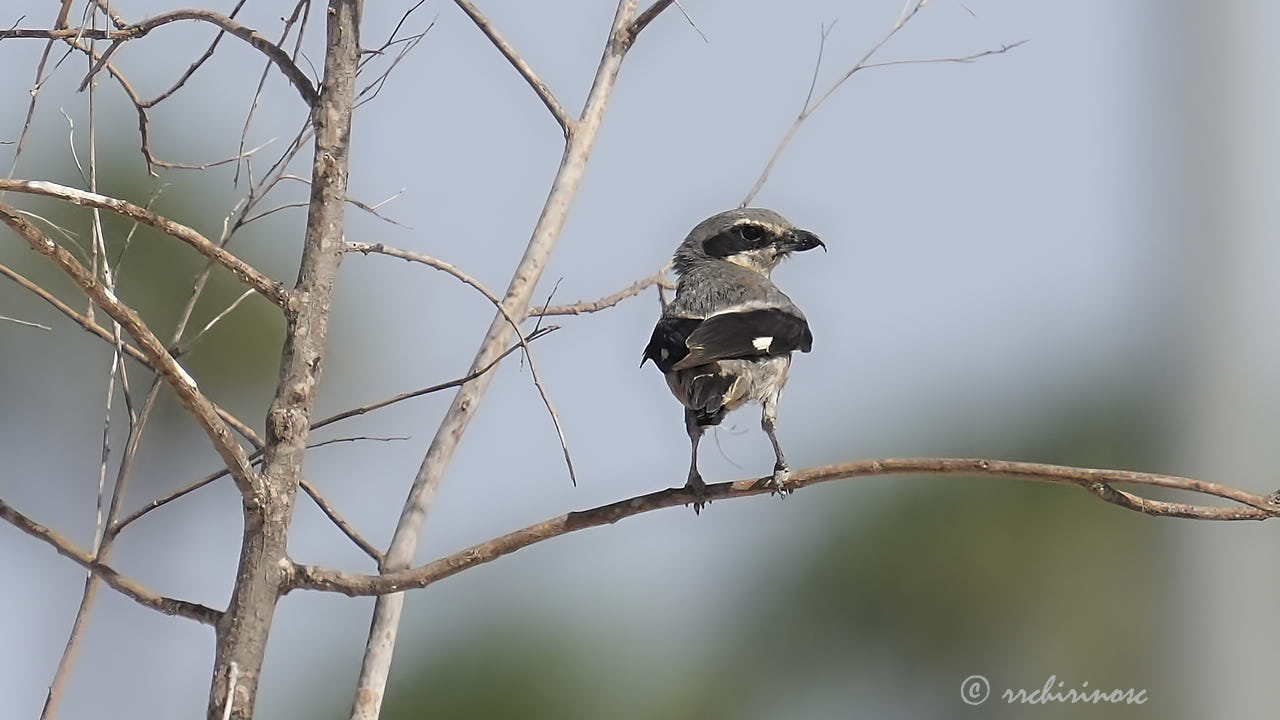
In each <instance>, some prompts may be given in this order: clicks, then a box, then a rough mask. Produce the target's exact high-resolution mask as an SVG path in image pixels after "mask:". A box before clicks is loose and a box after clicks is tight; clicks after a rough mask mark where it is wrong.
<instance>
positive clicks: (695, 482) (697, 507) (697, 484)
mask: <svg viewBox="0 0 1280 720" xmlns="http://www.w3.org/2000/svg"><path fill="white" fill-rule="evenodd" d="M684 489H685V490H688V491H689V492H690V493H691V494H692V495H693V514H694V515H701V514H702V508H704V507H706V506H707V503H709V502H711V501H710V500H708V499H707V484H706V483H704V482H702V476H700V475H690V476H689V481H688V482H686V483H685V484H684Z"/></svg>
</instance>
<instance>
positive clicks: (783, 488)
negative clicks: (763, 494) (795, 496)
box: [769, 464, 795, 498]
mask: <svg viewBox="0 0 1280 720" xmlns="http://www.w3.org/2000/svg"><path fill="white" fill-rule="evenodd" d="M790 479H791V468H789V467H787V466H786V465H781V464H779V465H774V466H773V477H771V478H769V494H770V495H777V496H779V497H783V498H785V497H786V496H788V495H790V494H791V493H793V492H795V488H790V487H787V481H788V480H790Z"/></svg>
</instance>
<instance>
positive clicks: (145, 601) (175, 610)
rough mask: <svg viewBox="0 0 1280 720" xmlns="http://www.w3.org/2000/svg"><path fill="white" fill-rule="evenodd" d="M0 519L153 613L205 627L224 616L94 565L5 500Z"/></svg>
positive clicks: (0, 505)
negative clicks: (188, 620) (171, 616)
mask: <svg viewBox="0 0 1280 720" xmlns="http://www.w3.org/2000/svg"><path fill="white" fill-rule="evenodd" d="M0 520H4V521H6V522H8V523H10V524H11V525H13V526H14V527H16V528H18V529H19V530H21V531H22V532H24V533H26V534H28V535H30V536H31V537H34V538H36V539H37V540H40V541H42V542H44V543H46V544H48V545H49V546H50V547H52V548H53V549H54V550H56V551H57V552H58V554H59V555H62V556H63V557H66V558H69V559H70V560H71V561H72V562H74V563H76V564H77V565H79V566H80V567H83V568H85V569H86V570H89V571H90V572H92V573H93V574H94V575H96V576H97V577H99V578H102V581H103V582H105V583H106V584H108V585H110V586H111V587H112V588H113V589H115V590H118V591H120V592H121V593H122V594H124V595H125V596H127V597H129V598H132V599H133V600H135V601H136V602H138V603H140V604H142V605H145V606H146V607H149V608H151V609H152V610H158V611H160V612H162V613H164V614H165V615H174V616H177V617H185V618H189V619H191V620H195V621H196V622H200V623H204V624H205V625H214V624H216V623H217V622H218V618H219V617H221V615H222V613H220V612H218V611H217V610H214V609H213V608H210V607H205V606H204V605H201V604H199V603H193V602H187V601H186V600H175V599H173V598H168V597H164V596H161V595H157V594H155V593H153V592H151V591H150V590H148V589H146V588H145V587H143V586H142V585H140V584H139V583H138V582H136V581H134V580H131V579H129V578H127V577H125V576H124V575H121V574H120V573H119V572H117V571H116V570H115V569H114V568H112V567H111V566H109V565H105V564H103V563H99V562H95V561H94V559H93V556H92V555H90V554H89V553H88V552H85V551H84V550H83V549H81V548H80V547H78V546H77V545H76V544H75V543H73V542H71V541H70V540H68V539H67V538H65V537H63V536H62V535H61V534H59V533H58V532H57V531H55V530H51V529H49V528H47V527H45V526H44V525H41V524H40V523H38V522H36V521H35V520H32V519H31V518H29V517H27V516H26V515H24V514H22V513H21V512H19V511H18V510H17V509H16V508H14V507H13V506H12V505H9V504H8V503H6V502H5V501H4V500H0Z"/></svg>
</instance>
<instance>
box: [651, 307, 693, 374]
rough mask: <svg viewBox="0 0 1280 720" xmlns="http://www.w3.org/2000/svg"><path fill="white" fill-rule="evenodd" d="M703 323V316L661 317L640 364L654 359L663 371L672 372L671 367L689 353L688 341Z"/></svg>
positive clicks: (655, 363)
mask: <svg viewBox="0 0 1280 720" xmlns="http://www.w3.org/2000/svg"><path fill="white" fill-rule="evenodd" d="M701 324H702V319H701V318H687V317H665V316H664V317H662V318H660V319H659V320H658V324H657V326H655V327H654V328H653V336H652V337H650V338H649V344H648V345H647V346H646V347H645V349H644V356H643V357H642V358H641V359H640V364H641V365H644V362H645V360H652V361H653V364H654V365H657V366H658V369H659V370H661V371H662V372H664V373H666V372H671V368H672V367H673V366H674V365H675V364H676V363H678V362H680V361H681V360H683V359H684V357H685V356H686V355H688V354H689V346H688V345H687V344H686V342H687V340H688V338H689V336H690V335H692V334H693V332H694V330H695V329H696V328H697V327H698V326H699V325H701Z"/></svg>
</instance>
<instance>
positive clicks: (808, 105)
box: [740, 0, 1026, 207]
mask: <svg viewBox="0 0 1280 720" xmlns="http://www.w3.org/2000/svg"><path fill="white" fill-rule="evenodd" d="M927 2H928V0H908V3H907V5H906V6H905V7H904V8H903V11H902V15H901V16H899V17H898V21H897V22H895V23H894V24H893V27H891V28H890V29H889V32H888V33H886V34H885V36H884V37H882V38H880V41H879V42H877V43H876V44H875V45H873V46H872V47H871V49H870V50H868V51H867V52H866V54H865V55H863V56H862V58H861V59H860V60H858V62H856V63H854V65H853V67H851V68H849V69H848V70H847V71H845V73H844V74H843V75H841V76H840V77H839V78H837V79H836V81H835V82H834V83H832V84H831V86H830V87H828V88H827V89H826V91H824V92H823V93H822V95H820V96H818V99H817V100H813V99H812V98H813V91H814V87H815V86H816V85H817V82H818V71H819V70H820V69H821V68H822V55H823V49H824V48H825V45H826V39H827V35H828V34H829V33H830V32H831V27H833V26H834V23H832V25H831V26H827V27H826V28H823V30H822V33H821V38H820V40H819V43H818V60H817V62H816V63H815V64H814V68H813V81H812V82H811V84H810V86H809V93H808V94H807V95H806V96H805V100H804V107H802V108H801V109H800V114H799V115H797V116H796V119H795V120H794V121H792V123H791V127H790V128H788V129H787V132H786V133H785V134H784V135H783V136H782V140H780V141H778V146H777V147H776V148H774V150H773V154H772V155H770V156H769V161H768V162H767V163H765V166H764V170H762V171H761V172H760V177H759V178H757V179H756V182H755V184H754V185H752V186H751V190H750V191H749V192H747V196H746V197H745V198H743V200H742V204H741V206H740V207H746V206H747V205H749V204H751V201H752V200H754V199H755V196H756V195H757V194H758V193H759V192H760V189H761V188H763V187H764V184H765V182H767V181H768V180H769V174H770V173H771V172H773V168H774V166H775V165H777V164H778V159H779V158H781V157H782V153H783V151H784V150H786V149H787V146H788V145H790V144H791V140H792V138H794V137H795V135H796V132H797V131H798V130H799V129H800V126H801V125H803V124H804V121H805V120H808V119H809V116H810V115H812V114H813V113H814V112H816V111H817V110H818V108H820V107H822V105H823V103H825V102H826V101H827V100H828V99H829V98H830V97H831V96H832V95H833V94H834V93H835V92H836V91H837V90H839V89H840V87H841V86H842V85H844V83H845V82H846V81H847V80H848V79H849V78H851V77H853V74H854V73H856V72H858V71H860V70H866V69H868V68H873V67H888V66H891V65H913V64H914V65H918V64H924V63H943V62H956V63H967V62H972V61H973V60H976V59H978V58H982V57H987V56H988V55H1002V54H1004V53H1006V52H1009V51H1010V50H1012V49H1014V48H1016V47H1018V46H1020V45H1022V44H1023V42H1026V41H1025V40H1024V41H1022V42H1017V43H1013V44H1012V45H1001V46H1000V48H999V49H996V50H984V51H982V52H978V53H973V54H972V55H965V56H962V57H951V58H928V59H923V60H894V61H890V62H881V63H869V61H870V60H871V58H872V56H874V55H875V54H876V53H877V52H879V51H880V49H881V48H883V47H884V46H885V44H886V43H888V42H889V40H891V39H892V38H893V36H894V35H897V34H898V31H899V30H901V29H902V28H903V27H904V26H905V25H906V24H907V23H908V22H910V21H911V18H913V17H915V16H916V13H918V12H920V10H921V9H922V8H923V7H924V6H925V4H926V3H927Z"/></svg>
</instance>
